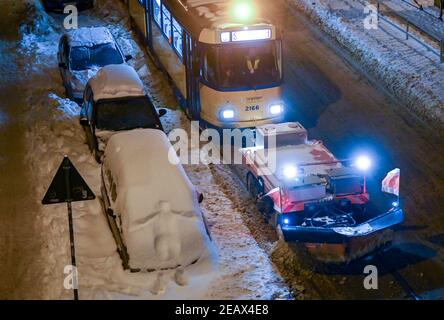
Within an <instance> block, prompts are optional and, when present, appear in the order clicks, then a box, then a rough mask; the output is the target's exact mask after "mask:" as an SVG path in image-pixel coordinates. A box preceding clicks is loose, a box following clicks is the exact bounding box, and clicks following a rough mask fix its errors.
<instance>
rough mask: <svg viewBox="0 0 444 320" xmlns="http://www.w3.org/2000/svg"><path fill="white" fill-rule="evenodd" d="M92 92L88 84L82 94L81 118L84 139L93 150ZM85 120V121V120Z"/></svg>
mask: <svg viewBox="0 0 444 320" xmlns="http://www.w3.org/2000/svg"><path fill="white" fill-rule="evenodd" d="M93 100H94V99H93V94H92V90H91V87H90V86H87V87H86V89H85V94H84V96H83V103H82V111H81V118H83V119H84V120H83V121H84V122H83V125H84V128H85V134H86V140H87V142H88V146H89V148H90V150H91V151H94V148H95V142H94V109H93V108H94V101H93ZM85 120H86V121H85Z"/></svg>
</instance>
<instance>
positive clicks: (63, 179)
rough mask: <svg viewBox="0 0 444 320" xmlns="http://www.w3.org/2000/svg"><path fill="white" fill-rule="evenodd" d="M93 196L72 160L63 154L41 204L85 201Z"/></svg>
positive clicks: (93, 197)
mask: <svg viewBox="0 0 444 320" xmlns="http://www.w3.org/2000/svg"><path fill="white" fill-rule="evenodd" d="M95 197H96V196H95V195H94V193H93V192H92V191H91V189H90V187H88V185H87V184H86V182H85V180H83V178H82V177H81V176H80V174H79V172H78V171H77V169H76V168H75V167H74V165H73V164H72V162H71V161H70V160H69V158H68V157H67V156H65V158H64V159H63V161H62V163H61V164H60V167H59V169H58V170H57V173H56V175H55V177H54V179H53V180H52V182H51V185H50V186H49V189H48V191H46V194H45V197H44V198H43V200H42V204H54V203H62V202H74V201H86V200H93V199H95Z"/></svg>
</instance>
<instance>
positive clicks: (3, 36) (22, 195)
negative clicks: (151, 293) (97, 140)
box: [0, 1, 41, 299]
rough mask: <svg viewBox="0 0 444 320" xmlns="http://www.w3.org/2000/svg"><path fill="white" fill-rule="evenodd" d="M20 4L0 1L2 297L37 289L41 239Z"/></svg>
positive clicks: (0, 282) (0, 232)
mask: <svg viewBox="0 0 444 320" xmlns="http://www.w3.org/2000/svg"><path fill="white" fill-rule="evenodd" d="M23 9H24V8H18V7H14V6H12V5H11V3H8V2H5V1H2V2H0V11H1V12H9V13H10V14H9V15H5V16H4V17H3V18H2V19H1V20H0V88H1V93H0V299H5V298H23V297H27V296H32V295H35V294H36V292H37V291H38V288H36V287H35V286H34V285H35V284H36V283H33V281H32V279H30V278H29V275H30V274H32V273H33V272H35V271H37V270H33V267H34V266H35V258H36V255H35V254H34V253H35V251H36V250H38V248H39V246H40V245H41V242H40V238H39V236H38V233H37V231H36V229H37V225H38V220H37V216H36V211H37V208H36V205H35V204H34V203H33V202H32V199H31V196H32V194H33V192H34V190H33V189H32V188H31V185H30V183H29V182H30V180H31V172H29V168H27V166H26V165H25V154H26V152H27V151H26V140H25V131H26V127H27V124H28V121H27V118H26V115H27V110H28V107H27V103H26V99H25V97H24V96H23V95H22V92H23V86H25V85H26V82H27V79H26V78H25V77H24V76H23V75H24V74H25V72H24V68H23V60H22V59H21V57H19V56H17V55H16V50H17V48H18V45H19V38H20V37H19V32H18V29H19V23H20V21H21V20H22V19H24V15H25V11H24V10H23ZM37 272H38V271H37Z"/></svg>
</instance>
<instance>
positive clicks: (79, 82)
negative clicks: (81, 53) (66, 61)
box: [71, 67, 100, 91]
mask: <svg viewBox="0 0 444 320" xmlns="http://www.w3.org/2000/svg"><path fill="white" fill-rule="evenodd" d="M99 69H100V68H99V67H93V68H91V69H87V70H71V85H72V86H73V89H75V90H82V91H83V89H84V88H85V86H86V84H87V83H88V81H89V79H91V78H92V77H94V76H95V75H96V74H97V72H98V71H99Z"/></svg>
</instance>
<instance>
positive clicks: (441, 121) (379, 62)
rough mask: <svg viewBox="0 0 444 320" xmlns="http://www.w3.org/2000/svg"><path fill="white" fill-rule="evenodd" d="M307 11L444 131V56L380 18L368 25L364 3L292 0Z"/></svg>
mask: <svg viewBox="0 0 444 320" xmlns="http://www.w3.org/2000/svg"><path fill="white" fill-rule="evenodd" d="M287 1H291V2H292V3H293V4H294V5H295V6H296V7H297V8H299V9H302V10H303V11H305V12H306V13H307V14H308V15H309V16H310V18H311V19H312V20H313V21H315V22H316V23H317V24H319V25H320V27H321V28H322V29H323V30H324V31H325V32H327V33H328V34H330V35H331V36H332V37H334V38H335V39H336V40H337V41H338V42H339V43H340V44H341V45H342V46H344V47H345V48H347V50H349V51H350V52H351V54H352V55H353V56H354V58H355V59H357V60H358V62H359V63H360V64H361V65H363V67H364V69H366V70H367V71H368V72H370V73H371V74H372V75H373V76H374V77H375V78H377V79H378V80H379V81H381V82H382V83H383V85H384V87H385V88H386V89H387V90H388V91H389V92H390V93H391V94H393V96H395V97H397V98H398V99H400V100H401V101H402V102H403V103H404V104H405V105H406V106H407V108H409V109H410V110H411V111H412V112H413V113H414V114H416V115H417V116H418V117H419V118H420V119H422V120H424V121H426V122H427V123H429V125H430V126H431V127H432V128H433V129H435V131H436V132H437V133H438V134H439V135H443V134H444V90H443V89H442V88H444V66H443V65H440V64H439V58H437V57H436V55H433V54H432V53H430V52H428V51H427V50H426V49H425V48H424V47H422V46H421V45H419V44H417V43H416V42H414V41H413V40H409V41H405V35H404V34H403V33H401V32H400V31H398V30H396V29H394V28H393V27H390V26H389V25H387V24H386V23H384V22H383V21H380V22H379V23H380V24H379V28H378V29H371V30H366V29H365V28H364V24H363V21H364V18H365V17H366V14H365V13H364V7H363V6H362V4H361V3H359V2H357V1H347V0H333V1H331V0H328V1H327V0H319V1H316V2H314V1H312V0H287Z"/></svg>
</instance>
